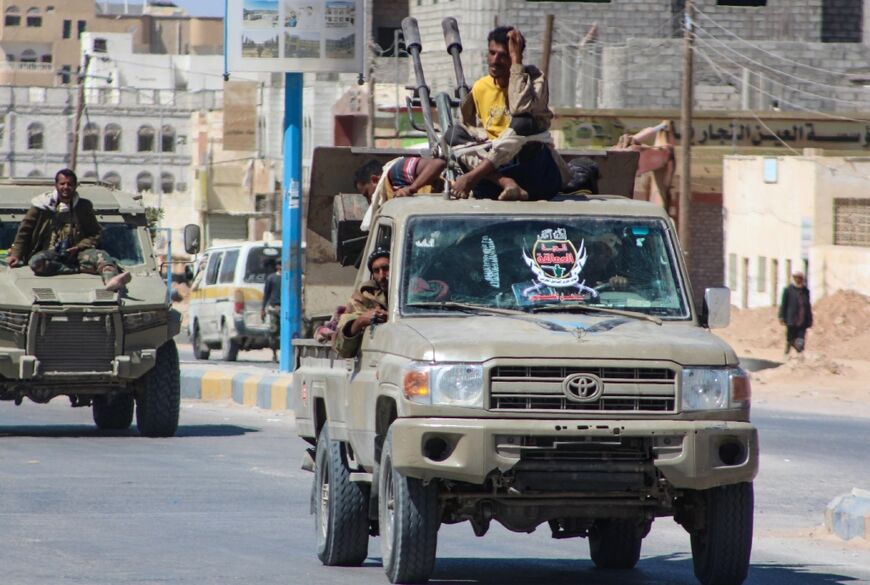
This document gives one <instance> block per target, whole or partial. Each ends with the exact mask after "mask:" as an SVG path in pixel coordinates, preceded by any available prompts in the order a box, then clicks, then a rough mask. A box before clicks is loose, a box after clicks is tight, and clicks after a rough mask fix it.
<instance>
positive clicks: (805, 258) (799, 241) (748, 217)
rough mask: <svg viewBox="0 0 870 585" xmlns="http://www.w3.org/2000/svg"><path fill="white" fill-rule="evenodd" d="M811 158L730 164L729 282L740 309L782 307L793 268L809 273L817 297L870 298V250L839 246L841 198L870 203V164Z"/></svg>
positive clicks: (726, 177)
mask: <svg viewBox="0 0 870 585" xmlns="http://www.w3.org/2000/svg"><path fill="white" fill-rule="evenodd" d="M806 152H807V153H808V155H806V156H795V157H741V156H728V157H725V166H724V172H723V183H724V195H723V206H724V208H725V259H726V263H725V272H726V278H725V281H726V284H735V285H736V286H734V287H733V293H734V294H733V296H732V300H733V302H734V304H736V305H738V306H742V307H764V306H770V305H772V304H777V303H778V302H779V292H780V290H781V289H782V287H783V286H785V285H786V284H787V283H788V279H789V274H788V272H789V266H790V267H791V272H794V271H795V270H803V269H804V267H805V265H806V266H807V280H808V284H809V287H810V289H811V290H812V291H813V294H814V297H815V298H819V297H821V296H825V295H828V294H832V293H834V292H836V291H837V290H840V289H852V290H857V291H858V292H861V293H863V294H867V293H868V291H870V247H861V246H840V245H838V246H835V245H833V228H834V226H833V209H834V199H835V198H855V199H868V200H870V159H867V158H864V157H825V156H819V155H817V154H810V153H811V152H812V151H809V150H808V151H806ZM765 160H768V161H771V162H768V163H765ZM765 164H768V165H775V166H776V181H775V182H766V181H765V173H764V165H765ZM769 178H773V177H769ZM762 258H763V259H764V261H763V263H762V260H760V259H762ZM774 261H776V263H775V264H774ZM732 277H733V279H732ZM762 283H763V284H762Z"/></svg>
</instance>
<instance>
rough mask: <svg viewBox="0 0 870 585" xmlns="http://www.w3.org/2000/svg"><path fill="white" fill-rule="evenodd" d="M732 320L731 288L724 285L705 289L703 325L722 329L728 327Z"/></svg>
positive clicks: (702, 313)
mask: <svg viewBox="0 0 870 585" xmlns="http://www.w3.org/2000/svg"><path fill="white" fill-rule="evenodd" d="M730 322H731V289H729V288H727V287H724V286H723V287H716V288H708V289H707V290H705V291H704V308H703V309H702V312H701V325H702V326H704V327H708V328H710V329H722V328H723V327H728V324H729V323H730Z"/></svg>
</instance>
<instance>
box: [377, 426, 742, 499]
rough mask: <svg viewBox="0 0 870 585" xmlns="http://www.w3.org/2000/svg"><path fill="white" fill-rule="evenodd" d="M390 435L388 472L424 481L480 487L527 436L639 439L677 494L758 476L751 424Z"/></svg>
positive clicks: (436, 429)
mask: <svg viewBox="0 0 870 585" xmlns="http://www.w3.org/2000/svg"><path fill="white" fill-rule="evenodd" d="M391 428H392V433H393V466H394V468H395V469H396V470H398V471H399V472H401V473H403V474H405V475H407V476H410V477H416V478H420V479H424V480H429V479H435V478H440V479H449V480H454V481H462V482H467V483H471V484H475V485H481V484H483V483H484V481H485V479H486V478H487V476H489V475H490V474H491V473H492V472H494V471H500V472H502V473H504V472H507V471H509V470H510V469H511V468H513V467H514V466H515V465H517V464H518V463H519V462H520V458H521V453H522V452H523V447H522V445H523V443H524V441H526V440H527V439H528V438H529V437H542V438H547V439H550V438H553V439H555V440H556V441H557V442H558V441H565V442H576V441H588V442H591V443H601V444H612V443H614V442H617V441H623V440H630V439H633V438H640V439H644V440H645V441H646V444H647V445H649V447H650V449H651V452H652V463H653V464H654V465H655V467H656V469H657V470H658V471H659V472H661V474H662V475H663V476H664V478H665V479H666V480H667V481H668V483H669V484H670V485H671V486H673V487H675V488H679V489H707V488H711V487H715V486H718V485H726V484H732V483H739V482H745V481H752V479H753V478H754V477H755V475H756V474H757V473H758V432H757V430H756V429H755V427H753V426H752V425H751V424H750V423H741V422H723V421H672V420H671V421H651V420H619V421H613V420H610V421H603V420H570V421H566V420H564V419H563V420H528V419H524V420H514V419H450V418H441V419H418V418H400V419H397V420H396V421H394V422H393V424H392V427H391ZM556 465H558V463H556Z"/></svg>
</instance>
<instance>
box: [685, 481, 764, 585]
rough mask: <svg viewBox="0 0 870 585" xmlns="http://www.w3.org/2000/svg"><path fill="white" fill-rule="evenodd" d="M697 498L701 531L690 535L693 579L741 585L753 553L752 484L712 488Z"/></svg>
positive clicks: (709, 583)
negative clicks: (699, 508)
mask: <svg viewBox="0 0 870 585" xmlns="http://www.w3.org/2000/svg"><path fill="white" fill-rule="evenodd" d="M699 495H700V497H701V501H702V502H703V505H704V509H703V514H704V518H703V528H699V529H696V530H693V531H692V532H691V533H690V534H691V540H692V561H693V563H694V566H695V576H696V577H697V578H698V581H700V582H701V583H702V585H740V584H741V583H743V581H744V580H745V579H746V575H747V573H748V572H749V557H750V554H751V552H752V514H753V510H754V505H755V504H754V493H753V489H752V483H738V484H732V485H726V486H720V487H715V488H711V489H708V490H704V491H702V492H699Z"/></svg>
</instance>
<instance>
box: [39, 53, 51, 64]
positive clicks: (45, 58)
mask: <svg viewBox="0 0 870 585" xmlns="http://www.w3.org/2000/svg"><path fill="white" fill-rule="evenodd" d="M40 61H42V62H43V63H51V55H49V54H45V55H43V56H42V58H41V59H40Z"/></svg>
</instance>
